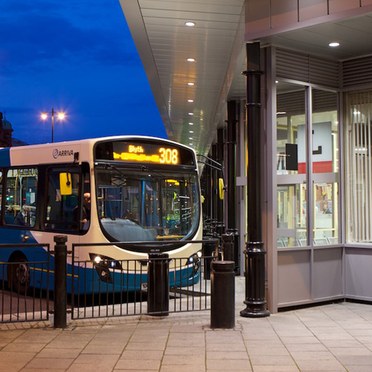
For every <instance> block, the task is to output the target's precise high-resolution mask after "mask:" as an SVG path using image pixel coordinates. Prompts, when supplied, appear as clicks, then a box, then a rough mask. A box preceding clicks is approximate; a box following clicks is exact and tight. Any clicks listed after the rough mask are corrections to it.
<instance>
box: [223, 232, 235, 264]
mask: <svg viewBox="0 0 372 372" xmlns="http://www.w3.org/2000/svg"><path fill="white" fill-rule="evenodd" d="M221 240H222V252H223V260H224V261H234V235H233V234H231V233H226V234H222V236H221ZM234 262H235V261H234Z"/></svg>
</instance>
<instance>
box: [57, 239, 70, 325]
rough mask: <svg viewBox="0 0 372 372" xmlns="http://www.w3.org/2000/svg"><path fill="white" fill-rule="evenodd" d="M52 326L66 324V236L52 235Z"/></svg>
mask: <svg viewBox="0 0 372 372" xmlns="http://www.w3.org/2000/svg"><path fill="white" fill-rule="evenodd" d="M54 242H55V246H54V328H66V324H67V293H66V266H67V246H66V242H67V236H65V235H56V236H55V237H54Z"/></svg>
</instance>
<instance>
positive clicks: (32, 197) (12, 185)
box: [2, 168, 38, 227]
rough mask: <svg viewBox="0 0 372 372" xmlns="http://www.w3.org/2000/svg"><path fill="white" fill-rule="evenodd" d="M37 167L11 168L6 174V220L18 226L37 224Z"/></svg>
mask: <svg viewBox="0 0 372 372" xmlns="http://www.w3.org/2000/svg"><path fill="white" fill-rule="evenodd" d="M37 185H38V170H37V168H11V169H9V170H8V172H7V174H6V184H5V188H4V190H6V192H5V195H2V196H3V197H5V207H6V211H5V218H4V222H5V223H6V224H9V225H16V226H28V227H34V226H35V222H36V221H35V219H36V209H37V206H36V200H37V199H36V195H37Z"/></svg>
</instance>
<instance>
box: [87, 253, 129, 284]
mask: <svg viewBox="0 0 372 372" xmlns="http://www.w3.org/2000/svg"><path fill="white" fill-rule="evenodd" d="M89 257H90V260H91V261H92V262H93V266H94V268H95V269H96V271H97V274H98V276H99V278H100V279H101V280H102V281H104V282H106V283H112V277H111V274H110V269H112V270H123V268H122V266H121V264H120V262H119V261H116V260H114V259H113V258H111V257H108V256H103V255H101V254H97V253H89Z"/></svg>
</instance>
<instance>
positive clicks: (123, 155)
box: [113, 144, 180, 165]
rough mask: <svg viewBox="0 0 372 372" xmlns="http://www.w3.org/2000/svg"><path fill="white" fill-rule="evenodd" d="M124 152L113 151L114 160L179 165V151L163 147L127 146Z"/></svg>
mask: <svg viewBox="0 0 372 372" xmlns="http://www.w3.org/2000/svg"><path fill="white" fill-rule="evenodd" d="M125 147H126V148H125V149H124V151H121V150H119V151H115V150H114V151H113V159H114V160H122V161H130V162H140V163H156V164H167V165H177V164H179V162H180V161H179V153H178V149H175V148H172V147H163V146H161V147H160V146H149V145H147V146H146V145H136V144H127V145H126V146H125Z"/></svg>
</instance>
